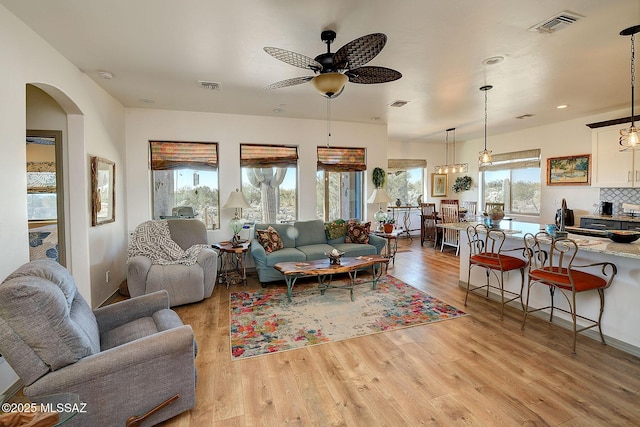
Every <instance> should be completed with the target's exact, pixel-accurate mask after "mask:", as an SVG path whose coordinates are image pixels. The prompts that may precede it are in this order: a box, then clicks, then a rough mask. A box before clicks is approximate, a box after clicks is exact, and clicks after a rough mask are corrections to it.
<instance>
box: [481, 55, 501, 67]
mask: <svg viewBox="0 0 640 427" xmlns="http://www.w3.org/2000/svg"><path fill="white" fill-rule="evenodd" d="M502 61H504V56H500V55H498V56H492V57H491V58H487V59H485V60H484V61H482V65H496V64H499V63H501V62H502Z"/></svg>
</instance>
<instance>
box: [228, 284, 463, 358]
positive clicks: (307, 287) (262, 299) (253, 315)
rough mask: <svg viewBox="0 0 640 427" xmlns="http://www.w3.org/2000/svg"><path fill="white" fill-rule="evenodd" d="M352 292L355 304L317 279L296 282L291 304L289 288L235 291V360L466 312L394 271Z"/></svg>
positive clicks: (232, 302)
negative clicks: (374, 284) (373, 285)
mask: <svg viewBox="0 0 640 427" xmlns="http://www.w3.org/2000/svg"><path fill="white" fill-rule="evenodd" d="M343 280H346V279H343ZM360 280H362V279H360ZM364 280H366V278H365V279H364ZM335 282H336V281H335V280H334V284H336V283H335ZM338 282H339V281H338ZM354 295H355V301H354V302H352V301H351V298H350V293H349V291H348V290H346V289H327V290H326V291H325V294H324V295H321V294H320V290H319V289H318V285H317V282H313V281H306V282H304V283H303V284H301V285H298V284H297V283H296V285H295V286H294V288H293V295H292V296H291V302H287V297H286V286H279V287H275V286H269V287H267V288H266V289H260V290H258V291H253V292H233V293H231V294H230V296H229V298H230V300H229V303H230V316H231V318H230V337H231V359H232V360H238V359H243V358H248V357H253V356H259V355H262V354H268V353H275V352H279V351H285V350H293V349H296V348H300V347H305V346H310V345H315V344H322V343H327V342H332V341H340V340H345V339H349V338H354V337H360V336H364V335H369V334H374V333H378V332H384V331H390V330H394V329H399V328H406V327H411V326H417V325H423V324H426V323H431V322H438V321H440V320H447V319H453V318H457V317H461V316H465V315H466V313H464V312H463V311H461V310H458V309H457V308H455V307H452V306H450V305H448V304H446V303H444V302H443V301H441V300H439V299H437V298H434V297H432V296H430V295H427V294H426V293H424V292H422V291H420V290H418V289H415V288H414V287H412V286H409V285H407V284H406V283H404V282H402V281H400V280H398V279H396V278H395V277H393V276H390V275H386V276H385V275H383V276H382V277H381V278H380V281H379V282H378V285H377V287H376V289H375V290H373V289H371V284H370V283H363V284H361V285H358V286H356V287H355V289H354Z"/></svg>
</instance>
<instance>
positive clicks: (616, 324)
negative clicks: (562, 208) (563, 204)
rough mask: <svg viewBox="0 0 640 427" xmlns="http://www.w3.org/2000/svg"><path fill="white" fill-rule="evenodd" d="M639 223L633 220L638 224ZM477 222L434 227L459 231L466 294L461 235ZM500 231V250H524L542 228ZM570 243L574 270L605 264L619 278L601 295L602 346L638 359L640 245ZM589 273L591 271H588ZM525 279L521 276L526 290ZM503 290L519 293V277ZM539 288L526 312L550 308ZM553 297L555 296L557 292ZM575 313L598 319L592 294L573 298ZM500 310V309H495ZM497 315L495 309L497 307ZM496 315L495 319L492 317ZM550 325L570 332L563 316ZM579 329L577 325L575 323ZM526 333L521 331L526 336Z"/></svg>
mask: <svg viewBox="0 0 640 427" xmlns="http://www.w3.org/2000/svg"><path fill="white" fill-rule="evenodd" d="M637 219H638V218H636V220H637ZM475 224H477V223H476V222H458V223H450V224H438V227H441V228H451V229H457V230H459V231H460V271H459V279H458V280H459V282H458V283H459V286H460V287H462V288H464V289H466V287H467V275H468V274H469V244H468V237H467V233H466V229H467V227H468V226H469V225H475ZM501 225H502V226H503V227H505V228H504V229H503V231H504V232H505V234H506V235H507V239H506V241H505V244H504V247H505V249H512V248H518V247H522V246H523V237H524V235H525V234H526V233H533V234H535V233H537V232H539V231H541V230H542V229H543V228H544V226H543V225H540V224H532V223H525V222H517V221H503V222H502V224H501ZM569 238H570V239H573V240H575V241H576V242H577V243H578V246H579V247H580V250H579V251H578V254H577V256H576V260H575V262H574V264H577V265H584V264H590V263H595V262H603V261H608V262H612V263H613V264H615V265H616V267H617V269H618V274H617V275H616V277H615V278H614V280H613V284H612V285H611V287H610V288H609V289H607V290H606V291H605V298H606V303H605V311H604V315H603V317H602V332H603V333H604V335H605V339H606V341H607V344H609V345H611V346H612V347H616V348H619V349H621V350H623V351H626V352H629V353H631V354H634V355H636V356H640V328H638V326H637V325H640V310H638V301H640V268H638V265H639V264H638V261H637V260H638V259H640V240H636V241H635V242H633V243H615V242H613V241H611V240H609V239H608V238H603V237H587V236H581V235H576V234H569ZM592 270H593V269H592ZM485 280H486V275H485V273H484V271H483V270H482V269H479V268H474V269H473V270H471V286H474V285H479V284H482V283H484V281H485ZM526 281H527V278H526V276H525V287H526ZM504 282H505V289H507V290H511V291H513V292H516V293H517V292H519V291H520V274H519V273H517V272H516V273H507V274H505V280H504ZM543 288H544V287H542V286H534V287H533V288H532V289H531V295H530V300H529V305H530V307H534V308H538V307H545V306H548V305H549V291H548V290H547V289H543ZM556 294H557V292H556ZM490 297H491V298H492V299H499V298H500V294H499V293H498V292H495V291H494V290H491V292H490ZM470 298H471V299H470V300H469V305H473V304H474V298H472V297H470ZM555 298H556V304H557V305H563V304H566V302H565V301H564V299H563V298H561V297H560V296H559V295H556V296H555ZM577 302H578V313H583V314H585V315H587V317H594V316H595V317H597V315H598V311H599V307H600V299H599V297H598V293H597V292H593V293H589V292H587V293H584V294H579V295H578V296H577ZM497 304H499V303H497ZM510 306H511V307H514V308H516V309H519V310H521V309H522V308H521V307H520V304H519V303H517V302H515V301H514V302H513V303H511V304H510ZM496 307H497V308H496V310H497V311H496V313H497V312H498V311H499V306H496ZM497 315H498V314H497ZM540 316H543V317H544V318H546V319H548V314H546V313H545V312H540ZM554 323H557V324H558V325H559V326H561V327H565V328H567V329H571V328H572V323H571V318H570V316H568V315H566V314H565V313H562V312H555V313H554ZM578 323H580V321H578ZM525 333H526V330H525ZM580 335H585V336H588V337H591V338H593V339H595V340H598V341H599V336H598V333H597V331H595V330H589V331H586V332H584V333H583V334H580ZM581 339H584V338H578V353H579V352H580V340H581ZM567 352H569V353H570V352H571V349H570V342H569V340H568V341H567Z"/></svg>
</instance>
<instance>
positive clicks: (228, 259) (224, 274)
mask: <svg viewBox="0 0 640 427" xmlns="http://www.w3.org/2000/svg"><path fill="white" fill-rule="evenodd" d="M250 245H251V242H244V243H240V244H238V245H237V246H234V245H233V243H231V242H218V243H214V244H213V245H211V246H212V247H213V248H214V249H217V250H218V251H220V257H219V258H220V268H219V269H218V283H222V282H225V283H226V285H227V289H228V288H229V285H230V284H231V283H238V282H242V284H243V285H245V286H246V284H247V253H248V252H249V246H250Z"/></svg>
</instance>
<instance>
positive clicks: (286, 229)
mask: <svg viewBox="0 0 640 427" xmlns="http://www.w3.org/2000/svg"><path fill="white" fill-rule="evenodd" d="M269 227H273V229H274V230H276V231H277V232H278V235H279V236H280V240H282V244H283V245H284V247H285V248H295V247H296V241H295V234H294V233H291V231H290V229H291V228H292V226H291V225H289V224H256V225H255V231H256V238H257V237H258V230H266V229H267V228H269Z"/></svg>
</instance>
